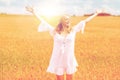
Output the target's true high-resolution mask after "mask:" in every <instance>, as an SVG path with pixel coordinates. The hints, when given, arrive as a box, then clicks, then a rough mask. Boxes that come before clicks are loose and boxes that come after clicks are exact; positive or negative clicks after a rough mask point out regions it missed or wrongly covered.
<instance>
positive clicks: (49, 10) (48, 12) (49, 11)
mask: <svg viewBox="0 0 120 80" xmlns="http://www.w3.org/2000/svg"><path fill="white" fill-rule="evenodd" d="M60 13H61V11H60V9H59V8H57V7H53V6H44V7H42V8H41V14H42V15H43V16H46V17H52V16H56V15H59V14H60Z"/></svg>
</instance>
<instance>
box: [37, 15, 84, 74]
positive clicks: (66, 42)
mask: <svg viewBox="0 0 120 80" xmlns="http://www.w3.org/2000/svg"><path fill="white" fill-rule="evenodd" d="M36 16H37V17H38V18H39V16H38V14H37V13H36ZM40 20H41V18H40ZM84 27H85V21H81V22H80V23H78V24H77V25H75V26H74V27H73V30H72V31H71V32H70V33H69V34H68V35H67V36H66V37H65V36H62V35H60V34H58V33H55V34H54V35H53V30H54V27H52V26H51V25H49V24H48V23H46V22H45V21H44V20H42V21H41V24H40V25H39V27H38V31H39V32H43V31H49V32H50V34H51V35H52V36H53V39H54V45H53V51H52V56H51V59H50V63H49V66H48V68H47V72H50V73H54V74H57V75H63V74H64V73H66V74H73V73H74V72H76V70H77V69H76V67H77V66H78V64H77V61H76V58H75V56H74V43H75V35H76V32H78V31H82V32H83V31H84Z"/></svg>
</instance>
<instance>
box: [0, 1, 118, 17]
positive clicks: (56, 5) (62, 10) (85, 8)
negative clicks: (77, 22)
mask: <svg viewBox="0 0 120 80" xmlns="http://www.w3.org/2000/svg"><path fill="white" fill-rule="evenodd" d="M25 6H32V7H34V8H35V9H37V10H38V11H39V12H40V13H41V14H43V15H59V14H71V15H84V14H90V13H93V12H95V11H96V10H97V9H102V10H104V12H107V13H110V14H112V15H120V0H0V13H7V14H29V12H27V11H26V10H25Z"/></svg>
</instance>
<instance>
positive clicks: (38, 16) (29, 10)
mask: <svg viewBox="0 0 120 80" xmlns="http://www.w3.org/2000/svg"><path fill="white" fill-rule="evenodd" d="M25 8H26V10H27V11H28V12H30V13H32V14H33V15H35V16H36V17H37V18H38V19H39V20H40V21H44V20H43V19H42V18H41V17H40V15H38V13H37V12H36V11H35V10H34V8H33V7H30V6H26V7H25Z"/></svg>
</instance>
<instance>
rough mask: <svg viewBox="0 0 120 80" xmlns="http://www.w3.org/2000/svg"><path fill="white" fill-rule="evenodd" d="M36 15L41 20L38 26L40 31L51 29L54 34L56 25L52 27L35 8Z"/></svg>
mask: <svg viewBox="0 0 120 80" xmlns="http://www.w3.org/2000/svg"><path fill="white" fill-rule="evenodd" d="M34 10H35V11H34V13H35V16H36V17H37V18H38V19H39V20H40V21H41V23H40V24H39V26H38V32H44V31H49V32H50V34H51V35H52V34H53V32H54V27H52V26H51V25H50V24H48V23H47V22H46V21H45V20H43V19H42V18H41V17H40V15H39V13H38V11H37V10H36V9H34Z"/></svg>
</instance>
